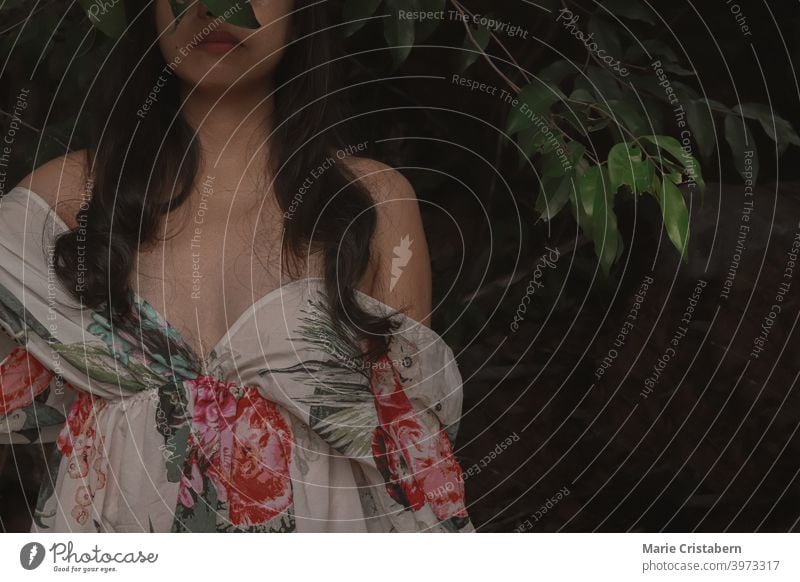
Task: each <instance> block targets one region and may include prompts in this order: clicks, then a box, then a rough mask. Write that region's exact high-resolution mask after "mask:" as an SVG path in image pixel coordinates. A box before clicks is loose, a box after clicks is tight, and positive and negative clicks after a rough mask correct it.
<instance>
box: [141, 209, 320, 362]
mask: <svg viewBox="0 0 800 582" xmlns="http://www.w3.org/2000/svg"><path fill="white" fill-rule="evenodd" d="M164 232H165V233H167V234H168V235H169V236H168V237H167V238H166V239H165V240H159V241H156V242H155V243H153V244H151V245H149V247H148V248H147V249H146V250H144V251H143V252H140V253H139V255H138V260H137V264H136V265H134V269H133V272H132V281H131V287H132V288H133V290H134V291H135V292H136V293H137V294H138V295H139V296H140V297H142V298H144V299H145V300H146V301H147V302H148V303H150V304H151V305H152V306H153V308H154V309H156V310H157V311H158V312H159V313H160V314H161V315H162V316H163V317H164V319H165V320H166V321H167V322H168V323H169V324H170V325H171V326H173V327H174V328H175V329H176V330H178V332H179V333H180V334H181V336H182V338H183V339H184V341H185V342H186V343H188V344H189V346H190V347H192V348H193V349H194V351H195V352H196V353H197V354H198V355H200V357H207V356H208V354H209V352H210V351H211V350H213V349H214V348H215V347H216V346H217V345H218V344H219V342H220V341H221V340H222V339H223V338H224V336H225V335H226V333H227V332H228V330H229V329H230V328H231V326H232V325H233V323H234V322H235V321H237V320H238V319H239V318H240V317H241V316H242V314H244V313H245V312H247V310H248V309H249V308H250V307H252V305H253V304H254V303H256V302H257V301H258V300H259V299H260V298H261V297H264V296H265V295H267V294H268V293H270V292H271V291H272V290H274V289H277V288H279V287H281V286H283V285H285V284H286V283H287V282H288V281H289V280H290V276H289V275H288V274H287V273H286V272H285V269H283V267H282V266H283V260H282V254H283V250H284V245H285V242H284V241H283V237H282V222H281V220H280V219H279V217H277V216H275V213H264V212H262V213H257V212H255V211H238V212H232V211H230V210H227V211H225V209H221V208H215V207H209V206H197V205H195V206H190V207H188V208H187V209H186V210H184V211H183V212H182V213H180V214H176V215H175V216H174V217H171V218H170V220H168V221H166V222H165V228H164ZM160 234H161V233H160ZM315 263H316V261H315V260H314V259H311V260H309V261H305V262H304V265H305V266H304V267H303V268H302V269H303V271H304V272H302V273H299V274H296V275H299V277H307V276H316V275H317V274H318V273H319V270H318V266H317V265H315Z"/></svg>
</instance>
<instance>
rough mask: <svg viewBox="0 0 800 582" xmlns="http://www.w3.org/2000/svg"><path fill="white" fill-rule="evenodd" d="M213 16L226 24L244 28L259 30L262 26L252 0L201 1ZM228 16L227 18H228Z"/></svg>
mask: <svg viewBox="0 0 800 582" xmlns="http://www.w3.org/2000/svg"><path fill="white" fill-rule="evenodd" d="M200 1H201V2H202V3H203V4H205V6H206V8H208V9H209V10H210V11H211V14H213V15H214V16H216V17H217V18H222V19H223V21H224V22H228V23H230V24H233V25H234V26H241V27H242V28H258V27H259V26H261V25H260V24H259V22H258V19H257V18H256V15H255V13H254V12H253V7H252V6H251V5H250V0H200ZM226 14H227V16H226Z"/></svg>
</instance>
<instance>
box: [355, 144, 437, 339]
mask: <svg viewBox="0 0 800 582" xmlns="http://www.w3.org/2000/svg"><path fill="white" fill-rule="evenodd" d="M351 168H352V169H353V171H354V172H355V173H356V175H357V177H358V178H359V179H361V180H362V182H363V184H364V185H365V186H366V187H367V189H368V190H369V191H370V194H371V195H372V198H373V200H374V203H375V209H376V211H377V226H376V229H375V234H374V236H373V239H372V241H371V254H372V261H371V267H370V271H369V274H368V275H367V277H365V282H364V284H363V285H362V290H364V291H365V292H366V293H368V294H369V295H371V296H373V297H374V298H376V299H378V300H380V301H382V302H383V303H385V304H386V305H388V306H390V307H393V308H395V309H401V310H403V311H404V312H405V314H406V315H407V316H408V317H410V318H412V319H414V320H416V321H419V322H421V323H423V324H424V325H426V326H430V319H431V294H432V293H431V265H430V255H429V253H428V243H427V240H426V237H425V231H424V229H423V226H422V217H421V214H420V208H419V202H418V201H417V196H416V193H415V192H414V188H413V187H412V186H411V184H410V183H409V181H408V180H407V179H406V178H405V177H404V176H403V175H402V174H401V173H400V172H398V171H397V170H394V169H393V168H390V167H389V166H387V165H385V164H382V163H380V162H376V161H374V160H369V159H365V158H356V159H354V161H353V162H352V163H351Z"/></svg>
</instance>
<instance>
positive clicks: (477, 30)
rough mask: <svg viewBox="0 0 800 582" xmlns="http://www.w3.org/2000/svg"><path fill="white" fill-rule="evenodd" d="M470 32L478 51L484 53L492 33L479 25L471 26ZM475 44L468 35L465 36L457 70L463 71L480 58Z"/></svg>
mask: <svg viewBox="0 0 800 582" xmlns="http://www.w3.org/2000/svg"><path fill="white" fill-rule="evenodd" d="M470 30H471V31H472V37H473V38H474V39H475V42H477V43H478V46H480V51H485V50H486V47H487V46H489V41H490V40H491V39H492V31H491V30H489V29H488V28H486V27H485V26H480V25H479V26H471V27H470ZM475 42H473V40H472V38H470V36H469V35H466V37H465V38H464V52H462V53H461V55H460V61H461V63H460V65H459V70H461V71H465V70H466V69H468V68H469V67H471V66H472V65H473V64H474V63H475V61H477V60H478V57H480V56H481V53H480V52H479V50H478V48H477V47H476V46H475Z"/></svg>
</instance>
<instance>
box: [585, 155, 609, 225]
mask: <svg viewBox="0 0 800 582" xmlns="http://www.w3.org/2000/svg"><path fill="white" fill-rule="evenodd" d="M605 178H606V172H605V169H604V168H603V167H602V166H592V167H591V168H589V169H588V170H586V172H584V174H583V175H582V176H580V177H579V178H578V188H579V192H580V202H581V208H583V212H584V213H585V215H586V218H588V219H589V220H590V221H592V222H593V218H594V205H595V201H596V199H597V193H598V192H600V191H602V190H607V189H608V183H607V181H606V179H605Z"/></svg>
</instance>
